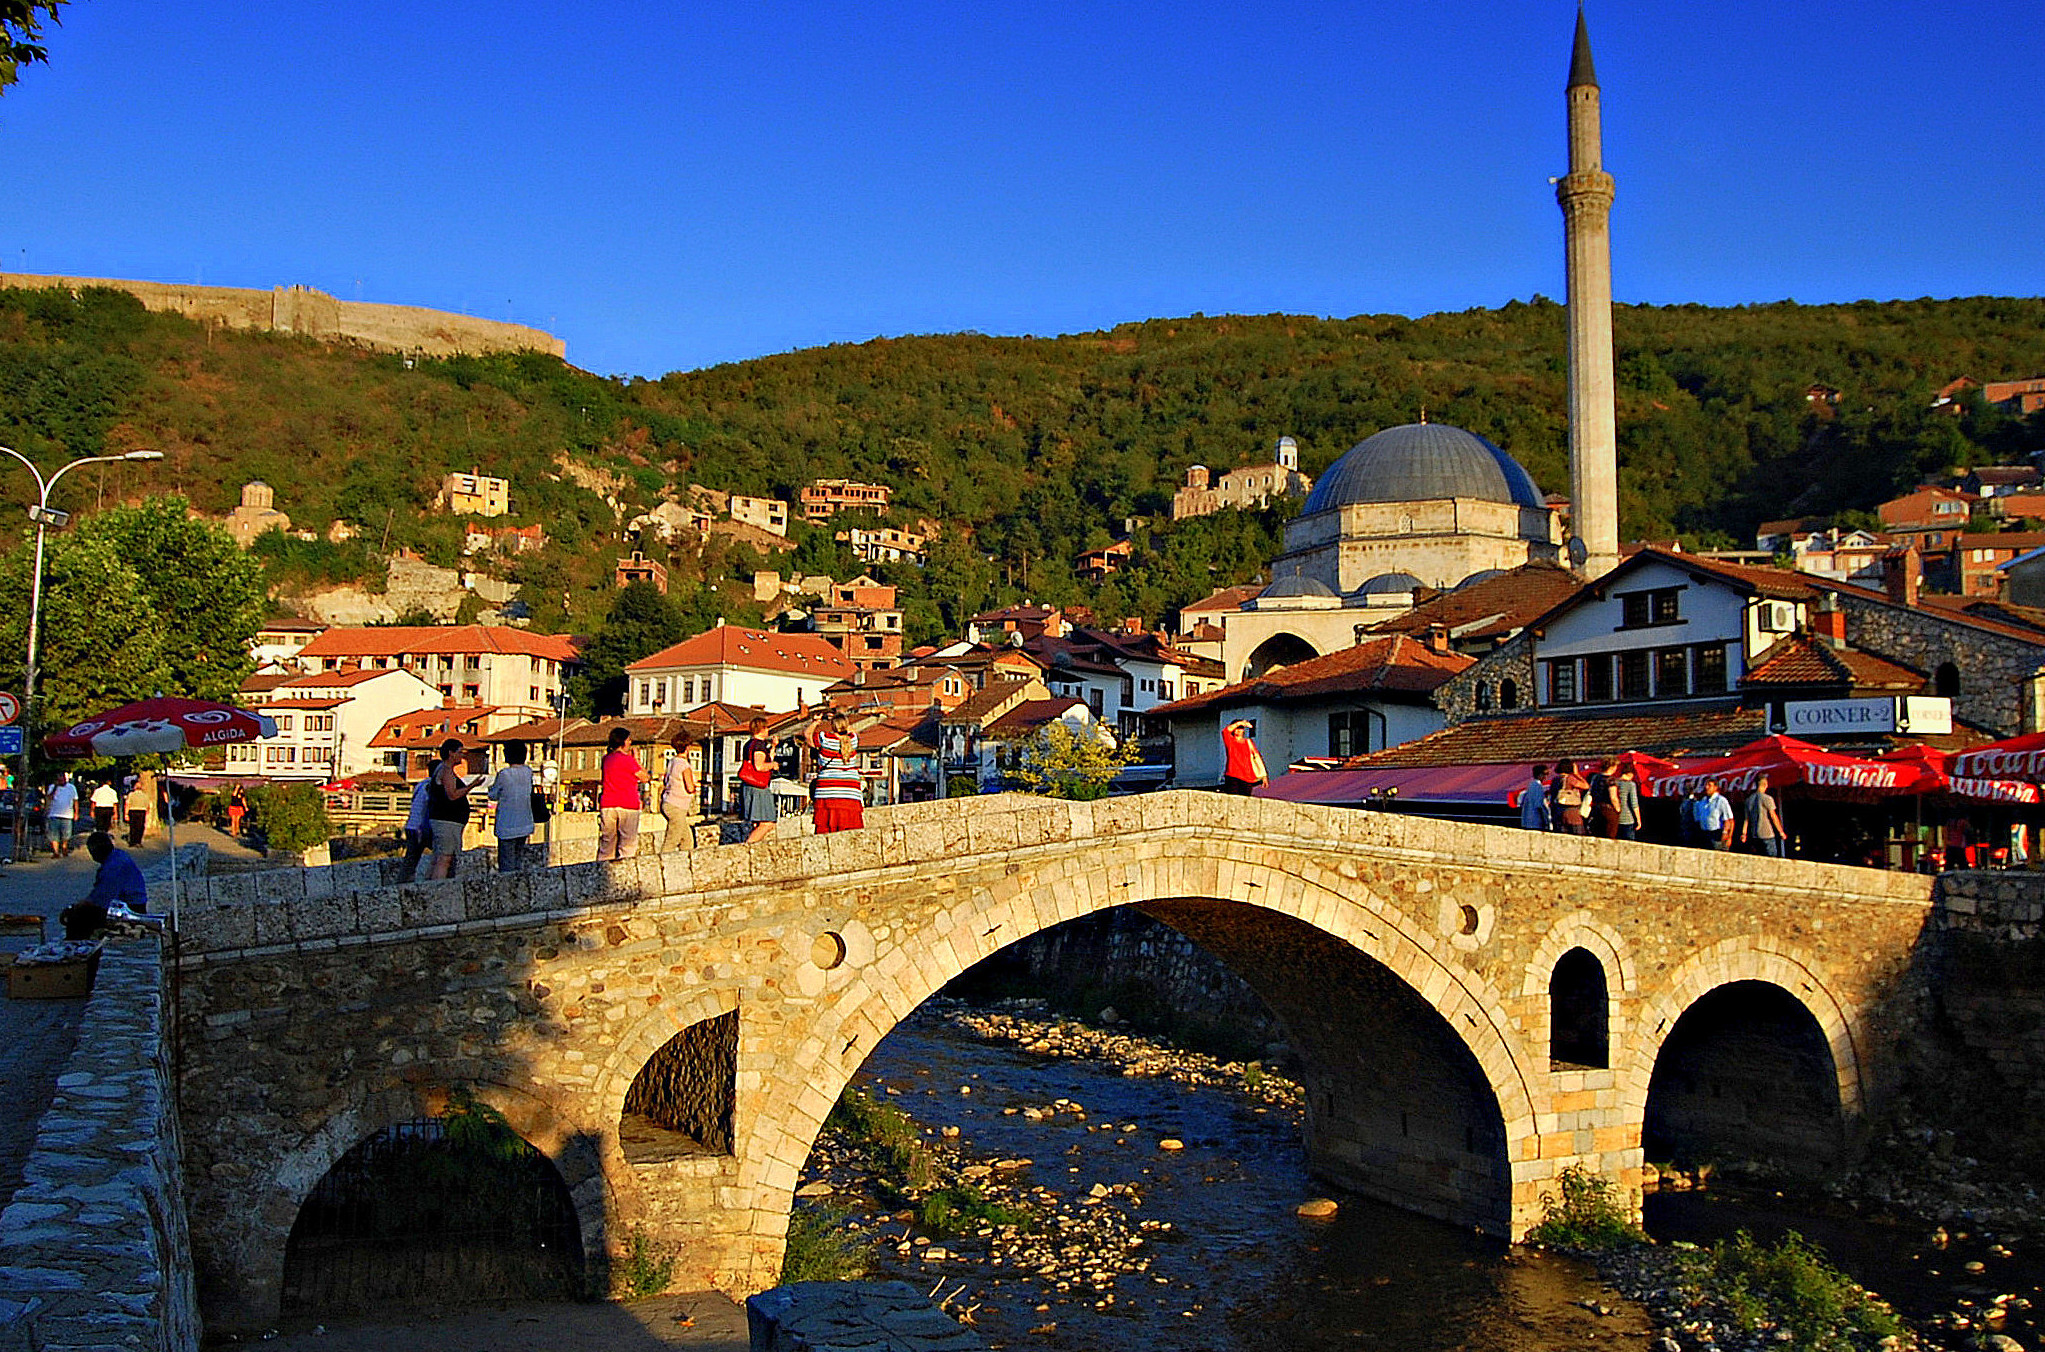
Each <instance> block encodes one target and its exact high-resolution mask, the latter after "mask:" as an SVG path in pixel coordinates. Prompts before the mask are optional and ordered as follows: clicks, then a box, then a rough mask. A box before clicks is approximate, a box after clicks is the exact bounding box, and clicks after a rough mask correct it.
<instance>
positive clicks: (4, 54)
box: [0, 0, 68, 93]
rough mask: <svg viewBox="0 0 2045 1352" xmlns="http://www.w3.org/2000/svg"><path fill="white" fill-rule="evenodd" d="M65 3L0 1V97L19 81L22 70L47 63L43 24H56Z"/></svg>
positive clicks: (55, 1)
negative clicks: (37, 63)
mask: <svg viewBox="0 0 2045 1352" xmlns="http://www.w3.org/2000/svg"><path fill="white" fill-rule="evenodd" d="M66 3H68V0H0V93H4V92H5V91H6V89H7V86H9V85H11V84H13V83H14V82H15V81H16V80H17V79H19V78H20V77H21V68H22V67H23V66H29V65H34V64H35V63H36V62H38V61H47V60H49V59H50V53H49V51H48V49H47V48H45V47H44V46H43V44H42V36H43V24H44V23H46V22H47V23H52V24H54V23H57V22H59V20H58V18H57V10H58V9H59V8H60V7H61V6H63V5H65V4H66Z"/></svg>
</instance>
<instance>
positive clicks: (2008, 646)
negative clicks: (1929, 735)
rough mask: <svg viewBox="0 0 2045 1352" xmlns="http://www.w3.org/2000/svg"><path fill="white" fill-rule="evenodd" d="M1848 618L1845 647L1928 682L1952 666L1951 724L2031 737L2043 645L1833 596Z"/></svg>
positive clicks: (1865, 599)
mask: <svg viewBox="0 0 2045 1352" xmlns="http://www.w3.org/2000/svg"><path fill="white" fill-rule="evenodd" d="M1836 595H1837V597H1838V600H1839V606H1840V609H1841V610H1843V611H1844V612H1845V613H1846V641H1847V642H1848V643H1850V644H1852V645H1853V646H1854V647H1856V648H1860V649H1862V650H1864V651H1866V652H1871V653H1878V654H1880V655H1881V656H1883V657H1886V658H1888V659H1889V660H1890V661H1892V662H1900V663H1902V664H1903V665H1904V666H1906V667H1909V668H1911V669H1912V670H1915V671H1921V672H1923V673H1924V674H1925V675H1926V676H1927V677H1929V676H1931V675H1933V674H1934V673H1936V672H1937V671H1938V669H1939V666H1940V664H1942V663H1946V662H1950V663H1952V664H1953V666H1954V668H1955V669H1956V670H1958V672H1959V673H1960V693H1959V694H1958V695H1956V696H1954V697H1953V717H1955V718H1961V719H1965V720H1966V721H1967V722H1969V723H1974V724H1977V725H1979V726H1981V727H1984V728H1988V729H1990V730H1991V731H1993V732H1994V733H1995V735H1996V736H1998V737H2013V736H2015V735H2016V734H2018V733H2020V732H2025V731H2028V730H2030V703H2031V698H2032V692H2033V690H2034V689H2035V688H2036V686H2037V683H2038V681H2037V677H2038V672H2039V668H2040V666H2041V665H2045V642H2039V641H2027V640H2025V639H2021V638H2017V637H2015V636H2013V635H2010V636H2006V635H2002V634H1996V633H1991V632H1989V631H1988V630H1986V629H1982V628H1980V627H1979V626H1977V625H1972V624H1963V623H1960V622H1958V621H1955V620H1948V619H1945V618H1943V617H1941V616H1939V615H1938V614H1936V613H1935V612H1932V611H1927V610H1923V609H1917V608H1907V607H1904V606H1898V605H1891V604H1890V603H1889V602H1887V601H1881V600H1876V599H1875V598H1873V597H1870V596H1864V595H1860V594H1856V593H1853V592H1843V591H1842V592H1838V593H1836Z"/></svg>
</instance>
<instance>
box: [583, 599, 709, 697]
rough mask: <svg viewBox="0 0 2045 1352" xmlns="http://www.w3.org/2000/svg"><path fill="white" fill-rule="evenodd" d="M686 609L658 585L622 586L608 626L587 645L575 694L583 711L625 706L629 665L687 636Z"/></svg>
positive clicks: (600, 630)
mask: <svg viewBox="0 0 2045 1352" xmlns="http://www.w3.org/2000/svg"><path fill="white" fill-rule="evenodd" d="M688 634H689V628H688V622H687V620H686V618H685V617H684V616H683V614H682V611H681V609H680V608H679V607H678V606H676V605H675V603H674V602H673V601H670V600H669V599H668V598H667V597H666V596H665V595H663V594H662V593H661V591H660V589H659V588H658V587H655V586H653V585H651V584H650V583H645V582H634V583H632V584H631V585H629V586H627V587H625V588H623V589H621V590H620V591H619V592H618V599H617V600H616V601H614V602H613V603H612V604H611V613H610V614H609V615H607V616H605V617H604V623H603V627H602V628H601V629H599V630H597V631H596V633H595V634H593V635H591V636H590V640H589V645H588V646H587V647H586V648H584V649H583V662H584V664H585V665H584V670H583V674H582V675H581V676H580V677H579V678H577V684H576V688H575V689H573V690H572V691H571V692H570V693H571V697H572V698H573V700H574V702H575V705H576V707H577V710H578V712H580V713H581V714H582V715H583V716H584V717H587V718H601V717H605V716H607V715H611V714H621V713H623V712H624V711H625V692H626V687H625V668H626V666H627V665H629V664H630V663H633V662H637V661H638V660H639V659H640V658H642V657H650V656H651V655H653V654H654V653H657V652H659V651H660V650H661V649H662V648H665V647H667V646H668V645H670V644H673V643H679V642H681V641H682V640H683V639H684V638H686V637H688Z"/></svg>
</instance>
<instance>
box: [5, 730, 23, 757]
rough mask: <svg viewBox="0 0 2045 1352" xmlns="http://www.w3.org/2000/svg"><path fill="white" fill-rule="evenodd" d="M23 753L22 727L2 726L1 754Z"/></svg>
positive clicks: (15, 754)
mask: <svg viewBox="0 0 2045 1352" xmlns="http://www.w3.org/2000/svg"><path fill="white" fill-rule="evenodd" d="M20 754H21V729H20V728H0V756H19V755H20Z"/></svg>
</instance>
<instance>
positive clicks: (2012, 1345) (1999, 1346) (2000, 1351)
mask: <svg viewBox="0 0 2045 1352" xmlns="http://www.w3.org/2000/svg"><path fill="white" fill-rule="evenodd" d="M1981 1345H1982V1346H1983V1347H1985V1348H1987V1349H1988V1352H2024V1345H2023V1344H2022V1343H2020V1342H2018V1341H2017V1340H2016V1339H2014V1338H2012V1337H2010V1336H2009V1335H2008V1334H2007V1333H1991V1334H1989V1335H1988V1337H1987V1339H1986V1340H1984V1341H1983V1342H1982V1344H1981Z"/></svg>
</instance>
